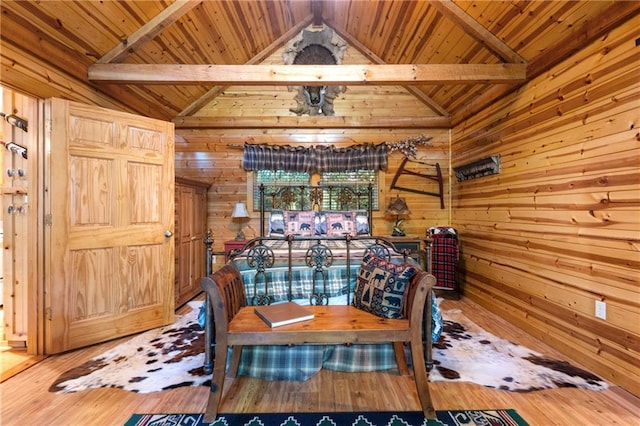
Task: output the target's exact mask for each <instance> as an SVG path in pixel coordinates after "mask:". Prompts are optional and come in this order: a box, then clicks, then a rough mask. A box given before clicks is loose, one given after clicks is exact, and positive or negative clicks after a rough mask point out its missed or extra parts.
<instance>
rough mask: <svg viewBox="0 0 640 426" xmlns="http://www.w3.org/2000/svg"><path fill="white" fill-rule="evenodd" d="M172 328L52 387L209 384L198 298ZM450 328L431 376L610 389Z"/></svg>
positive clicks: (458, 317) (448, 321) (496, 341)
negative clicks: (199, 322) (204, 368)
mask: <svg viewBox="0 0 640 426" xmlns="http://www.w3.org/2000/svg"><path fill="white" fill-rule="evenodd" d="M191 307H192V310H191V311H190V312H189V313H187V314H186V315H183V316H181V317H178V318H177V320H176V322H175V323H174V324H173V325H171V326H166V327H162V328H158V329H154V330H150V331H148V332H145V333H142V334H139V335H137V336H135V337H133V338H132V339H131V340H129V341H127V342H125V343H122V344H120V345H118V346H116V347H114V348H113V349H110V350H108V351H106V352H105V353H103V354H102V355H100V356H97V357H95V358H93V359H91V360H89V361H87V362H86V363H84V364H83V365H81V366H79V367H76V368H73V369H71V370H69V371H67V372H65V373H63V374H62V375H61V376H60V377H59V378H58V379H57V380H56V381H55V382H54V383H53V384H52V385H51V387H50V388H49V391H50V392H56V393H70V392H78V391H81V390H85V389H91V388H98V387H110V388H118V389H124V390H128V391H132V392H140V393H147V392H157V391H162V390H167V389H173V388H177V387H182V386H200V385H204V386H209V385H210V383H211V381H210V378H211V376H210V375H209V374H205V373H204V370H203V368H202V364H203V362H204V354H203V348H204V344H203V340H204V339H203V331H202V329H201V328H200V326H199V325H198V322H197V316H198V308H199V303H192V304H191ZM442 314H443V319H444V330H443V333H442V336H441V338H440V339H439V340H438V342H437V343H436V344H435V345H434V352H433V353H434V361H435V366H434V368H433V370H432V371H431V373H430V375H429V380H430V381H432V382H437V381H456V382H473V383H477V384H480V385H484V386H487V387H492V388H496V389H503V390H509V391H517V392H526V391H533V390H538V389H550V388H558V387H578V388H584V389H591V390H604V389H607V387H608V385H607V383H606V382H605V381H604V380H602V379H600V378H599V377H597V376H595V375H593V374H591V373H589V372H587V371H584V370H582V369H580V368H577V367H575V366H573V365H571V364H569V363H567V362H563V361H559V360H555V359H551V358H549V357H546V356H544V355H542V354H540V353H537V352H534V351H532V350H530V349H527V348H525V347H523V346H518V345H514V344H512V343H510V342H508V341H506V340H504V339H500V338H498V337H496V336H494V335H492V334H489V333H487V332H485V331H484V330H483V329H481V328H480V327H479V326H477V325H476V324H474V323H473V322H471V321H470V320H469V319H468V318H466V317H465V316H464V315H463V314H462V313H460V311H459V310H449V311H444V312H443V313H442Z"/></svg>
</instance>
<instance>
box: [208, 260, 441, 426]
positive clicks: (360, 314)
mask: <svg viewBox="0 0 640 426" xmlns="http://www.w3.org/2000/svg"><path fill="white" fill-rule="evenodd" d="M435 282H436V279H435V277H434V276H433V275H430V274H427V273H426V272H424V271H422V270H420V271H418V273H417V274H416V275H415V276H414V277H413V279H412V281H411V285H410V287H409V289H408V293H407V300H406V303H405V309H406V310H405V312H406V313H405V316H406V318H407V319H386V318H381V317H378V316H376V315H373V314H370V313H368V312H365V311H363V310H360V309H357V308H355V307H354V306H339V305H328V306H326V305H325V306H309V309H310V310H313V312H314V314H315V318H314V319H313V320H309V321H304V322H298V323H294V324H289V325H285V326H281V327H276V328H270V327H269V326H268V325H266V324H265V323H264V321H262V319H260V317H258V315H256V314H255V312H254V307H253V306H247V298H246V294H245V289H244V283H243V281H242V277H241V275H240V271H239V270H238V268H237V267H236V266H235V265H234V264H233V263H229V264H227V265H225V266H223V267H222V268H221V269H219V270H218V271H217V272H215V273H214V274H213V275H211V276H208V277H205V278H203V279H202V280H201V285H202V288H203V290H205V291H206V292H207V294H208V296H209V300H210V302H211V306H212V309H213V317H214V321H215V361H214V368H213V379H212V382H211V392H210V394H209V401H208V404H207V410H206V413H205V417H204V421H205V422H213V421H214V420H215V419H216V416H217V414H218V407H219V405H220V402H221V400H222V387H223V384H224V379H225V370H226V365H227V353H228V348H229V347H232V354H231V363H230V366H229V375H230V376H231V377H235V376H236V374H237V371H238V365H239V363H240V355H241V352H242V347H243V346H245V345H289V344H331V343H334V344H335V343H385V342H392V343H393V344H394V353H395V356H396V361H397V363H398V369H399V371H400V372H401V373H403V374H409V373H408V367H407V363H406V360H405V358H404V349H403V344H404V342H409V344H410V349H411V357H412V360H413V373H414V379H415V383H416V388H417V391H418V396H419V397H420V403H421V405H422V411H423V412H424V415H425V417H427V418H429V417H431V418H433V417H435V412H434V410H433V404H432V402H431V396H430V394H429V384H428V375H427V370H426V367H425V359H424V349H423V341H422V327H423V312H424V307H425V304H426V306H428V309H429V315H427V316H426V317H425V318H428V320H426V321H424V323H425V327H428V328H427V330H429V332H430V329H431V315H430V309H431V287H432V286H433V285H434V284H435Z"/></svg>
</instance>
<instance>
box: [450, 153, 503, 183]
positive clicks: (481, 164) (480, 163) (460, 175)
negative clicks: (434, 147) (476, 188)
mask: <svg viewBox="0 0 640 426" xmlns="http://www.w3.org/2000/svg"><path fill="white" fill-rule="evenodd" d="M453 171H454V172H455V174H456V178H457V179H458V182H462V181H463V180H469V179H476V178H479V177H482V176H488V175H495V174H497V173H500V156H499V155H490V156H489V157H485V158H482V159H480V160H476V161H472V162H471V163H467V164H464V165H462V166H458V167H454V168H453Z"/></svg>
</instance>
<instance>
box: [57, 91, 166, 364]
mask: <svg viewBox="0 0 640 426" xmlns="http://www.w3.org/2000/svg"><path fill="white" fill-rule="evenodd" d="M45 123H47V124H46V127H47V129H46V131H45V151H46V152H48V153H50V154H49V158H48V159H47V160H48V161H47V164H46V165H45V168H46V169H45V180H46V191H45V192H46V194H47V200H46V203H47V204H46V205H47V212H48V214H49V215H50V216H49V217H50V219H49V223H50V226H49V227H48V229H47V230H45V253H46V255H45V257H46V264H47V265H48V268H47V270H48V271H49V273H48V274H47V278H48V279H47V280H46V282H45V290H46V292H45V305H46V312H47V319H46V320H45V327H44V332H45V333H44V334H45V351H46V353H49V354H50V353H57V352H61V351H66V350H70V349H75V348H79V347H82V346H86V345H90V344H94V343H98V342H102V341H106V340H110V339H113V338H117V337H121V336H124V335H128V334H132V333H137V332H140V331H144V330H148V329H150V328H153V327H159V326H162V325H165V324H168V323H170V322H172V321H173V310H174V268H175V264H174V259H173V258H174V241H173V238H172V237H167V236H165V231H170V232H171V233H173V231H174V193H173V190H174V131H173V124H172V123H167V122H162V121H159V120H153V119H148V118H144V117H138V116H134V115H131V114H126V113H120V112H116V111H110V110H107V109H104V108H98V107H91V106H86V105H82V104H78V103H74V102H68V101H64V100H60V99H51V100H48V101H47V102H46V104H45Z"/></svg>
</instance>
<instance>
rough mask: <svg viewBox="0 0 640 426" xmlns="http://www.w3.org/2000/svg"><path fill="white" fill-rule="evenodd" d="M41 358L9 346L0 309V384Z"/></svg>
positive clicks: (2, 312)
mask: <svg viewBox="0 0 640 426" xmlns="http://www.w3.org/2000/svg"><path fill="white" fill-rule="evenodd" d="M0 291H1V286H0ZM43 358H44V357H41V356H40V357H39V356H35V355H29V354H28V353H27V349H26V348H22V347H18V348H14V347H12V346H11V345H9V342H7V340H5V334H4V309H3V308H2V307H0V383H2V382H4V381H5V380H7V379H8V378H10V377H13V376H15V375H16V374H18V373H20V372H21V371H24V370H26V369H27V368H29V367H31V366H32V365H35V364H37V363H38V362H39V361H41V360H42V359H43Z"/></svg>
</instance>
